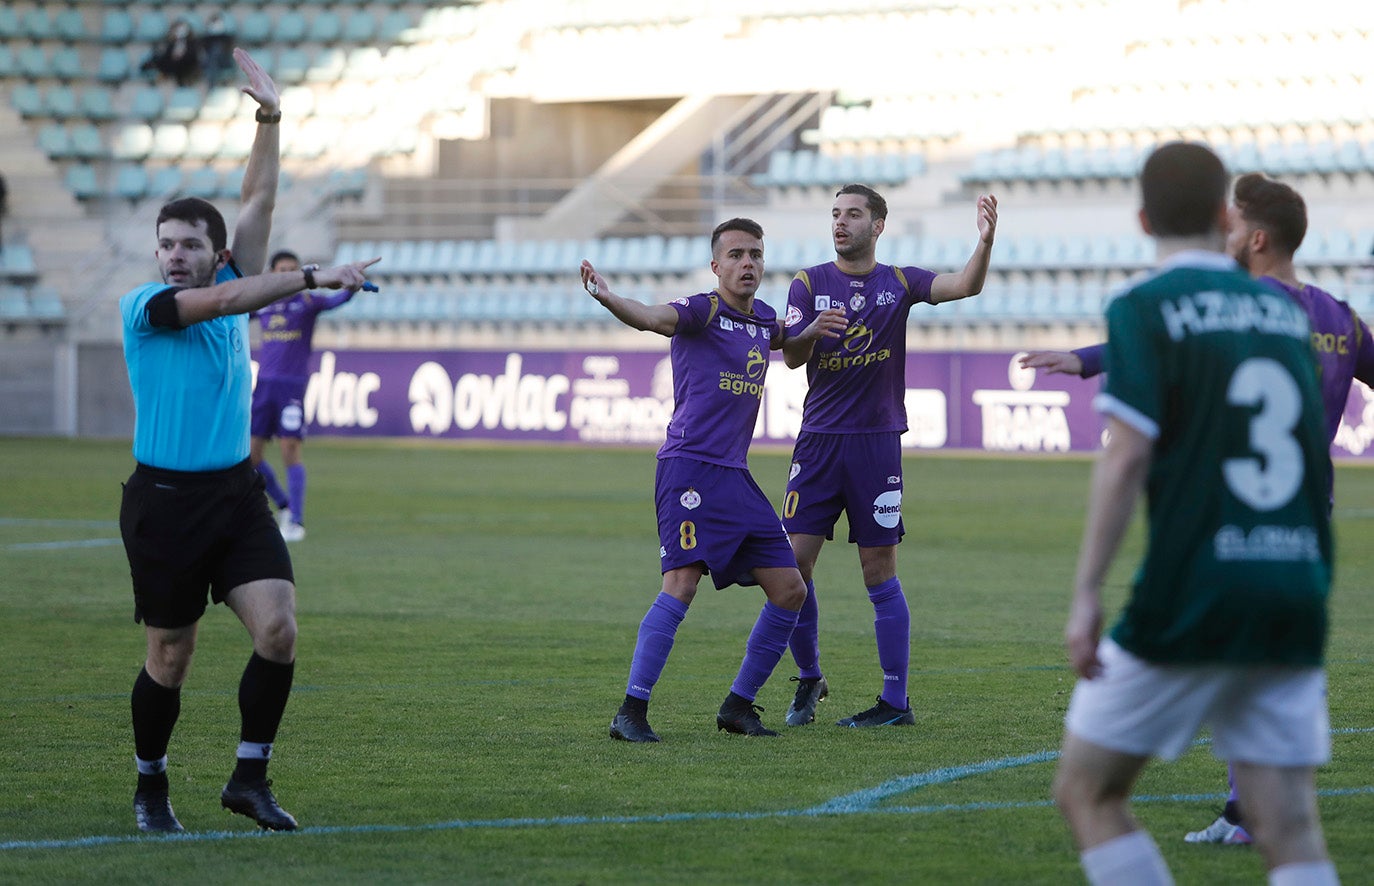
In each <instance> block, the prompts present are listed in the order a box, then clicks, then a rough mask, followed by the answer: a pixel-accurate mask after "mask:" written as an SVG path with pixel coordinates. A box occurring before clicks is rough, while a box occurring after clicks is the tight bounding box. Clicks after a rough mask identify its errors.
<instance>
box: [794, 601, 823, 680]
mask: <svg viewBox="0 0 1374 886" xmlns="http://www.w3.org/2000/svg"><path fill="white" fill-rule="evenodd" d="M788 645H789V646H790V647H791V648H792V660H793V661H795V662H796V663H797V676H799V677H801V678H802V679H804V680H811V679H815V678H816V677H819V676H820V675H821V611H820V607H819V606H817V605H816V584H815V582H810V581H808V582H807V583H806V602H805V603H803V604H802V608H801V612H799V613H798V614H797V629H796V630H795V631H793V632H792V639H791V640H790V641H789V642H788Z"/></svg>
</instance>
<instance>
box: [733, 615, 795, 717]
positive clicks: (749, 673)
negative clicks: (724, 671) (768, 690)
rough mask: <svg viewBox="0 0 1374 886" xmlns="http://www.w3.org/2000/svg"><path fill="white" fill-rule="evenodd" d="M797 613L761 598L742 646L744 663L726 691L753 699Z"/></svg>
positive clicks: (779, 654) (783, 647)
mask: <svg viewBox="0 0 1374 886" xmlns="http://www.w3.org/2000/svg"><path fill="white" fill-rule="evenodd" d="M797 615H798V613H796V612H792V611H791V610H789V609H783V608H782V607H781V606H775V605H773V603H772V601H769V600H765V601H764V603H763V611H762V612H760V613H759V620H758V621H756V622H754V629H753V630H752V631H750V632H749V641H748V642H747V643H745V645H744V662H743V663H741V664H740V666H739V674H738V675H736V676H735V682H734V683H732V684H730V691H731V692H733V693H735V694H736V695H738V696H741V697H742V698H747V699H749V700H750V701H753V700H754V698H755V697H756V696H758V694H759V690H760V689H762V688H763V684H764V683H765V682H767V680H768V677H769V676H770V675H771V674H772V673H773V669H774V668H776V667H777V666H778V662H779V661H780V660H781V659H782V654H783V652H784V651H785V650H786V649H787V641H788V639H789V638H790V637H791V636H792V631H793V630H794V629H795V628H796V627H797Z"/></svg>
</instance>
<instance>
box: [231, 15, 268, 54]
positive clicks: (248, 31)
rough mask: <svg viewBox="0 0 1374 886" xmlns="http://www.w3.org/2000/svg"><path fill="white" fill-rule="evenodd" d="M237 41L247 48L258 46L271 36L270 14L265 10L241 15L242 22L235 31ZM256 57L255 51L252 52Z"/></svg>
mask: <svg viewBox="0 0 1374 886" xmlns="http://www.w3.org/2000/svg"><path fill="white" fill-rule="evenodd" d="M235 36H236V37H237V39H238V41H239V42H240V43H241V44H243V45H244V46H247V47H249V48H252V47H255V46H260V45H262V44H264V43H266V42H268V40H270V39H271V37H272V16H270V15H268V14H267V13H265V12H261V11H257V10H255V11H253V12H249V13H246V14H245V15H244V16H243V23H242V24H240V25H239V27H238V31H237V32H236V33H235ZM253 57H254V58H257V53H256V52H254V53H253Z"/></svg>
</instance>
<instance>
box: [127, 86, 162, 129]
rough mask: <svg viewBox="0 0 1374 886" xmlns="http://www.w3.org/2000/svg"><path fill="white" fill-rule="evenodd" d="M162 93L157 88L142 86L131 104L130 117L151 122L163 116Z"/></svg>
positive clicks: (135, 93)
mask: <svg viewBox="0 0 1374 886" xmlns="http://www.w3.org/2000/svg"><path fill="white" fill-rule="evenodd" d="M162 107H163V99H162V91H161V90H159V89H158V88H157V87H156V86H140V87H138V89H137V90H136V91H135V92H134V96H133V98H132V99H131V100H130V102H129V116H131V117H134V118H135V119H138V120H144V121H151V120H156V119H158V118H159V117H161V116H162Z"/></svg>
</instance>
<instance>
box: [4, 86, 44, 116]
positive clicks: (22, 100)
mask: <svg viewBox="0 0 1374 886" xmlns="http://www.w3.org/2000/svg"><path fill="white" fill-rule="evenodd" d="M10 104H12V105H14V109H15V110H16V111H18V112H19V115H20V116H21V117H26V118H31V117H43V116H45V115H46V114H47V111H48V107H47V102H45V101H43V91H42V90H41V89H39V88H38V85H37V84H36V83H16V84H14V87H13V89H12V90H11V92H10Z"/></svg>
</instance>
